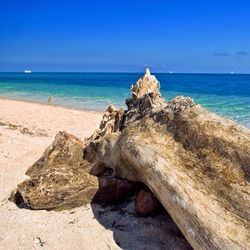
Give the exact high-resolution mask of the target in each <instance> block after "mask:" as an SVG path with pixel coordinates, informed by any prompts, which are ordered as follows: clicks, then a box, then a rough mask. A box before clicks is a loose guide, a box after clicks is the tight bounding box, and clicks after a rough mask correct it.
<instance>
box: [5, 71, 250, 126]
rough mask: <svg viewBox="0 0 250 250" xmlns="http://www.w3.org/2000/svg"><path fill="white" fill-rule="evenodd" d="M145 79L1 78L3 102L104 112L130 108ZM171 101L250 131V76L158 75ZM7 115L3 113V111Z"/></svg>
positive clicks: (117, 75) (132, 75)
mask: <svg viewBox="0 0 250 250" xmlns="http://www.w3.org/2000/svg"><path fill="white" fill-rule="evenodd" d="M141 75H142V74H141V73H32V74H24V73H0V97H6V98H11V99H18V100H28V101H35V102H43V103H47V102H48V97H49V96H52V98H53V103H54V104H56V105H61V106H67V107H71V108H78V109H86V110H96V111H104V110H105V108H106V107H107V106H108V105H109V104H110V103H113V104H114V105H116V106H118V107H121V106H122V107H125V104H124V100H125V99H126V98H128V97H129V95H130V85H131V84H133V83H135V82H136V80H137V79H138V78H139V77H140V76H141ZM155 75H156V77H157V79H158V80H159V81H160V83H161V93H162V95H163V96H164V97H165V98H166V99H167V100H170V99H171V98H173V97H174V96H176V95H184V96H191V97H192V98H194V100H195V102H196V103H199V104H201V105H203V106H204V107H205V108H207V109H209V110H211V111H213V112H216V113H218V114H220V115H222V116H224V117H228V118H231V119H233V120H235V121H237V122H239V123H241V124H243V125H245V126H246V127H248V128H250V75H243V74H239V75H238V74H155ZM0 109H1V107H0Z"/></svg>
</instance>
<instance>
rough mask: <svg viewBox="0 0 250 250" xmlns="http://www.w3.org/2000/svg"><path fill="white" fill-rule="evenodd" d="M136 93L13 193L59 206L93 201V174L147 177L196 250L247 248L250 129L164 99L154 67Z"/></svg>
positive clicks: (183, 100) (187, 102)
mask: <svg viewBox="0 0 250 250" xmlns="http://www.w3.org/2000/svg"><path fill="white" fill-rule="evenodd" d="M131 92H132V97H131V98H130V99H127V100H126V104H127V107H128V108H127V110H123V109H116V108H115V107H113V106H110V107H109V108H108V109H107V111H106V112H105V114H104V116H103V120H102V122H101V124H100V128H99V129H98V130H97V131H96V132H95V133H94V134H93V135H92V136H91V137H90V138H88V139H85V140H84V141H83V142H80V141H79V140H77V139H74V140H75V141H74V145H80V147H78V150H72V151H70V150H69V148H67V150H66V151H65V150H63V155H64V154H65V152H69V151H70V152H71V153H70V154H68V153H67V155H70V157H66V159H67V160H65V156H63V157H59V159H64V160H63V161H62V162H60V161H59V160H58V159H57V160H56V161H54V162H51V161H50V160H49V159H50V158H51V157H52V156H53V158H54V155H55V153H53V152H54V151H53V150H52V151H49V150H47V153H46V154H45V155H47V156H49V157H47V158H46V159H44V156H43V157H42V158H41V159H40V160H39V161H38V162H37V163H35V164H34V166H32V167H31V168H30V169H29V170H28V172H27V174H28V175H30V177H31V179H29V180H27V181H25V182H23V183H22V184H20V185H19V187H18V189H17V192H16V194H17V193H18V196H20V197H21V199H22V200H23V202H24V203H26V205H27V206H29V207H31V208H35V209H36V208H39V209H41V208H45V209H47V208H48V207H51V208H56V207H57V206H59V204H60V203H62V202H64V203H67V204H70V203H72V202H73V203H74V202H76V200H78V199H80V200H84V199H83V198H82V197H88V200H90V199H91V197H93V195H94V192H93V190H97V189H98V182H97V179H95V178H97V177H95V176H98V177H100V176H103V175H107V173H108V175H110V176H111V177H114V178H121V179H125V180H129V181H134V182H138V181H139V182H143V183H144V184H145V185H146V186H147V187H148V188H149V189H150V190H151V191H152V192H153V193H154V195H155V196H156V197H157V198H158V200H159V201H160V202H161V204H162V205H163V206H164V208H165V209H166V210H167V211H168V213H169V214H170V215H171V217H172V218H173V220H174V221H175V223H176V224H177V226H178V227H179V228H180V230H181V231H182V233H183V234H184V236H185V237H186V239H187V240H188V241H189V243H190V244H191V246H192V247H193V248H194V249H250V185H249V179H250V131H249V130H248V129H246V128H244V127H242V126H240V125H238V124H235V123H234V122H232V121H230V120H227V119H224V118H222V117H219V116H217V115H215V114H213V113H211V112H209V111H207V110H205V109H204V108H202V107H201V106H199V105H196V104H195V103H194V102H193V100H192V99H191V98H189V97H182V96H179V97H176V98H174V99H173V100H172V101H169V102H166V101H164V99H163V98H162V97H161V95H160V92H159V82H158V81H157V80H156V78H155V77H154V76H153V75H150V72H149V70H147V72H146V74H145V75H144V76H143V77H142V78H141V79H139V80H138V82H137V83H136V85H135V86H132V88H131ZM81 143H82V144H81ZM79 148H80V149H79ZM49 152H50V153H51V152H52V153H51V154H52V156H51V155H50V154H49ZM57 154H58V155H59V156H60V154H61V153H57ZM72 157H73V158H74V159H73V161H72V162H71V161H70V159H71V158H72ZM44 162H45V164H43V163H44ZM48 162H50V164H48ZM61 166H64V167H63V168H61ZM65 166H67V167H65ZM55 169H56V170H55ZM61 169H64V170H63V171H61ZM65 170H66V171H65ZM48 171H49V172H48ZM55 173H56V175H57V176H59V177H60V178H56V179H55V178H54V179H53V178H52V177H53V176H54V175H55ZM83 173H84V174H83ZM50 175H51V176H52V177H51V176H50ZM85 175H86V176H85ZM65 176H66V177H65ZM69 176H70V177H69ZM76 176H78V177H77V178H76ZM41 177H42V178H41ZM83 179H85V180H86V181H84V180H83ZM34 180H36V181H35V182H34V183H35V184H33V186H32V185H30V183H32V182H33V181H34ZM46 183H49V197H52V199H50V202H51V204H53V206H49V204H48V203H50V202H47V201H46V199H47V196H48V194H47V193H46V192H47V191H48V190H47V189H48V187H47V186H46ZM58 185H59V188H57V187H58ZM90 186H91V187H95V188H94V189H93V188H89V187H90ZM89 190H91V191H89ZM30 194H33V196H31V195H30ZM62 194H63V195H62ZM58 195H59V196H58ZM55 196H56V197H57V199H56V200H57V202H55V201H54V199H53V197H55ZM20 197H19V198H20ZM58 197H59V198H58ZM85 200H86V199H85ZM39 203H40V204H39ZM76 203H78V202H76ZM34 204H36V206H34ZM44 204H47V206H45V205H44Z"/></svg>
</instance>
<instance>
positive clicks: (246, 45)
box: [0, 0, 250, 73]
mask: <svg viewBox="0 0 250 250" xmlns="http://www.w3.org/2000/svg"><path fill="white" fill-rule="evenodd" d="M146 66H149V67H150V68H151V69H152V71H155V72H168V71H173V72H214V73H223V72H225V73H228V72H231V71H234V72H235V73H250V1H248V0H238V1H230V0H207V1H206V0H196V1H193V0H185V1H184V0H183V1H180V0H179V1H178V0H171V1H168V0H161V1H160V0H154V1H147V0H144V1H140V0H139V1H137V0H133V1H132V0H126V1H119V0H114V1H108V0H106V1H104V0H102V1H97V0H91V1H89V0H88V1H85V0H81V1H76V0H68V1H64V0H33V1H31V0H30V1H26V0H0V71H23V70H24V69H31V70H33V71H81V72H82V71H87V72H90V71H109V72H117V71H119V72H134V71H135V72H138V71H142V70H143V69H144V68H145V67H146Z"/></svg>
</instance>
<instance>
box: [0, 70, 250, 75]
mask: <svg viewBox="0 0 250 250" xmlns="http://www.w3.org/2000/svg"><path fill="white" fill-rule="evenodd" d="M0 73H23V74H25V75H30V74H33V73H84V74H95V73H99V74H144V73H145V71H31V73H30V74H27V73H25V72H24V71H1V70H0ZM151 73H152V74H168V75H177V74H214V75H249V74H250V73H240V72H172V71H170V72H159V71H158V72H157V71H155V72H154V71H151Z"/></svg>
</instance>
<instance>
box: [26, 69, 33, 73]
mask: <svg viewBox="0 0 250 250" xmlns="http://www.w3.org/2000/svg"><path fill="white" fill-rule="evenodd" d="M24 73H25V74H31V73H32V72H31V70H29V69H28V70H27V69H26V70H24Z"/></svg>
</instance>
